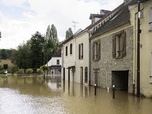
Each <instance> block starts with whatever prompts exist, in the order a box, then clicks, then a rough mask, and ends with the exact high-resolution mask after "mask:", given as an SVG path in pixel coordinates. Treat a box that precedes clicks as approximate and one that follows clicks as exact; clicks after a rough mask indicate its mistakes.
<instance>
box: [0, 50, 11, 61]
mask: <svg viewBox="0 0 152 114" xmlns="http://www.w3.org/2000/svg"><path fill="white" fill-rule="evenodd" d="M13 51H14V49H0V59H11V56H12V52H13Z"/></svg>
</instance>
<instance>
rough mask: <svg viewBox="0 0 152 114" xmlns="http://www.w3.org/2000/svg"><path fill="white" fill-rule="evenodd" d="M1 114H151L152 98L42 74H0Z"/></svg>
mask: <svg viewBox="0 0 152 114" xmlns="http://www.w3.org/2000/svg"><path fill="white" fill-rule="evenodd" d="M0 114H152V99H146V98H141V99H138V98H136V97H133V96H132V95H128V94H127V93H126V92H118V91H117V92H116V98H115V99H113V98H112V92H107V91H106V90H103V89H101V88H97V95H96V96H95V95H94V88H93V87H87V86H83V85H81V84H76V83H68V82H66V81H65V82H60V80H50V79H45V80H44V79H43V77H41V76H38V77H17V76H8V78H2V77H0Z"/></svg>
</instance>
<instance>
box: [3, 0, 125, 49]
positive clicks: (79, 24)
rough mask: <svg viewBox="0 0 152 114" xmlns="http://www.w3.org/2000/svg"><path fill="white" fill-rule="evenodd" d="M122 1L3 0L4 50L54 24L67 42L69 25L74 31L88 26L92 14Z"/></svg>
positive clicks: (113, 6) (19, 43)
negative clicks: (66, 33)
mask: <svg viewBox="0 0 152 114" xmlns="http://www.w3.org/2000/svg"><path fill="white" fill-rule="evenodd" d="M122 3H123V0H0V31H1V36H2V38H0V49H12V48H13V49H17V47H18V46H19V45H22V44H23V43H26V41H27V40H29V39H30V38H31V36H32V35H33V34H35V33H36V31H39V32H40V33H41V34H42V35H45V33H46V30H47V27H48V25H52V24H54V25H55V27H56V29H57V33H58V39H59V41H63V40H64V39H65V32H66V30H67V29H68V28H69V27H71V28H72V30H73V32H74V31H77V30H79V29H80V28H81V29H84V28H86V27H87V26H88V25H90V24H91V20H90V19H89V16H90V14H99V13H100V10H101V9H104V10H113V9H114V8H116V7H117V6H119V5H120V4H122ZM73 22H76V24H75V26H76V27H75V29H74V23H73Z"/></svg>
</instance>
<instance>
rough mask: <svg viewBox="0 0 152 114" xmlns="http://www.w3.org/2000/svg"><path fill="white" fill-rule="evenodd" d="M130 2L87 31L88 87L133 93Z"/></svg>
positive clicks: (125, 2) (126, 2)
mask: <svg viewBox="0 0 152 114" xmlns="http://www.w3.org/2000/svg"><path fill="white" fill-rule="evenodd" d="M129 3H130V2H129V1H124V3H123V4H121V5H120V6H118V7H117V8H116V9H114V10H113V11H111V12H110V13H109V14H108V15H106V16H105V17H104V18H102V19H101V20H100V21H98V23H97V24H96V25H94V27H93V28H92V29H90V42H91V46H90V50H91V85H94V84H96V85H97V86H99V87H102V88H107V87H110V88H111V87H112V85H115V87H116V89H117V90H127V91H128V92H132V88H133V86H132V85H133V25H131V23H130V12H129V8H128V5H129Z"/></svg>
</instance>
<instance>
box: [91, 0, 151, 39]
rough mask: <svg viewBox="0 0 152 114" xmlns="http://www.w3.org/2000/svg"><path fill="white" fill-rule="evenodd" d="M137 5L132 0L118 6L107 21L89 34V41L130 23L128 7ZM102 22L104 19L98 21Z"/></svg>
mask: <svg viewBox="0 0 152 114" xmlns="http://www.w3.org/2000/svg"><path fill="white" fill-rule="evenodd" d="M146 1H148V0H140V2H141V3H142V2H146ZM137 3H138V0H132V1H131V2H129V3H126V4H125V3H123V4H121V5H120V6H118V7H117V8H116V9H114V10H113V11H112V12H111V14H112V13H114V12H115V11H116V13H115V14H114V15H113V16H112V17H110V18H109V19H108V21H106V22H104V24H102V25H101V26H100V27H98V28H97V29H96V30H95V31H93V33H92V34H91V39H92V38H94V37H96V36H98V35H100V34H103V33H105V32H108V31H110V30H113V29H115V28H117V27H120V26H122V25H124V24H126V23H129V22H130V12H129V9H128V6H129V5H134V4H137ZM111 14H109V15H111ZM109 15H108V16H109ZM108 16H107V17H108ZM105 18H106V17H105ZM103 20H104V19H102V20H100V22H101V21H103ZM100 22H98V23H100Z"/></svg>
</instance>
